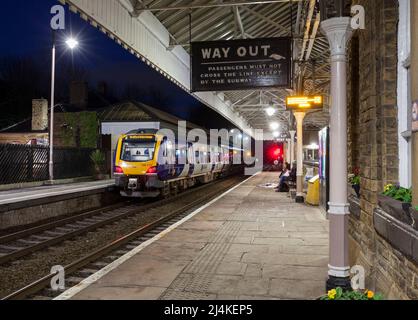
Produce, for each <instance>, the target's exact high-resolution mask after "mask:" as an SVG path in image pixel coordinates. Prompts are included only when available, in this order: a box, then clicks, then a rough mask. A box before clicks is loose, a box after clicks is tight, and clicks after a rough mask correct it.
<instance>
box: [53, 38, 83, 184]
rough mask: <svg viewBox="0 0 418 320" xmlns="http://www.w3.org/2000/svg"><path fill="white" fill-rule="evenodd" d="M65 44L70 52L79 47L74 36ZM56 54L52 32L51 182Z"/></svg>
mask: <svg viewBox="0 0 418 320" xmlns="http://www.w3.org/2000/svg"><path fill="white" fill-rule="evenodd" d="M65 44H66V45H67V47H68V48H69V49H70V50H74V49H75V48H77V46H78V41H77V40H76V39H75V38H73V37H72V36H70V37H68V38H67V40H66V41H65ZM55 52H56V31H55V30H54V31H53V32H52V68H51V69H52V70H51V116H50V125H49V127H50V128H49V180H50V181H53V180H54V108H55Z"/></svg>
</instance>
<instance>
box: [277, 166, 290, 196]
mask: <svg viewBox="0 0 418 320" xmlns="http://www.w3.org/2000/svg"><path fill="white" fill-rule="evenodd" d="M290 173H291V171H290V164H289V163H287V162H286V163H285V164H284V166H283V170H282V173H281V174H280V180H279V186H278V187H277V191H278V192H287V191H289V187H288V186H287V184H286V181H287V180H288V179H289V177H290Z"/></svg>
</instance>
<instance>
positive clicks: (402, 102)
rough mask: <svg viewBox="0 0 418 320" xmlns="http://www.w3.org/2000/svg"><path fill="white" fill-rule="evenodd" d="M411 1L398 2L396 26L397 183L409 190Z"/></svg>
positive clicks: (410, 158)
mask: <svg viewBox="0 0 418 320" xmlns="http://www.w3.org/2000/svg"><path fill="white" fill-rule="evenodd" d="M410 5H411V1H410V0H404V1H400V2H399V25H398V28H399V30H398V47H399V48H398V94H397V101H398V136H399V138H398V142H399V143H398V146H399V183H400V185H401V186H402V187H405V188H409V187H411V184H412V143H411V124H412V122H411V117H412V96H411V93H412V88H411V68H410V66H411V60H410V54H411V10H410Z"/></svg>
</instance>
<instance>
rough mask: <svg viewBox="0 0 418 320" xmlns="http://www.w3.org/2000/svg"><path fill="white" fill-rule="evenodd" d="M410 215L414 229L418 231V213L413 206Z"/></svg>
mask: <svg viewBox="0 0 418 320" xmlns="http://www.w3.org/2000/svg"><path fill="white" fill-rule="evenodd" d="M409 214H410V216H411V219H412V227H413V228H414V229H415V230H417V231H418V211H417V210H415V209H414V208H413V207H412V206H411V207H410V208H409Z"/></svg>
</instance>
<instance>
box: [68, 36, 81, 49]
mask: <svg viewBox="0 0 418 320" xmlns="http://www.w3.org/2000/svg"><path fill="white" fill-rule="evenodd" d="M65 43H66V44H67V46H68V48H70V49H71V50H74V49H75V48H76V47H77V46H78V41H77V40H76V39H74V38H73V37H70V38H68V39H67V41H65Z"/></svg>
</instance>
